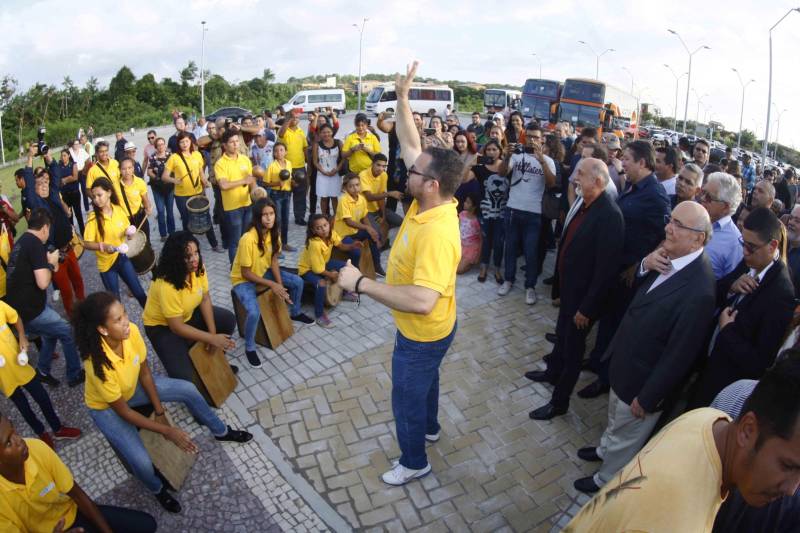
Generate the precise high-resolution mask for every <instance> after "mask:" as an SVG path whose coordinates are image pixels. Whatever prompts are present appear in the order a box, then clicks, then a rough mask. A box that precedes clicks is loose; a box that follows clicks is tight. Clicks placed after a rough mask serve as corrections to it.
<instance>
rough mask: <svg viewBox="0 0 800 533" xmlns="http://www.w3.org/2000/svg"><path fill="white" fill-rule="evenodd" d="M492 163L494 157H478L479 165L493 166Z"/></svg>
mask: <svg viewBox="0 0 800 533" xmlns="http://www.w3.org/2000/svg"><path fill="white" fill-rule="evenodd" d="M492 163H494V157H489V156H488V155H479V156H478V164H479V165H491V164H492Z"/></svg>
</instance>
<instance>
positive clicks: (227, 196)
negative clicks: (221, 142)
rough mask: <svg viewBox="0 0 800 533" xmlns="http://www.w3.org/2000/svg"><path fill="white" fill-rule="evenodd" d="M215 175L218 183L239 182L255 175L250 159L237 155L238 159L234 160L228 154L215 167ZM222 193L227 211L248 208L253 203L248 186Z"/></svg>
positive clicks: (223, 206) (223, 205)
mask: <svg viewBox="0 0 800 533" xmlns="http://www.w3.org/2000/svg"><path fill="white" fill-rule="evenodd" d="M214 174H215V175H216V177H217V181H218V182H220V181H239V180H241V179H244V178H246V177H247V176H252V175H253V164H252V163H251V162H250V159H249V158H247V157H245V156H243V155H239V154H237V157H236V159H234V158H232V157H230V156H229V155H228V154H222V157H220V158H219V161H217V163H216V164H215V165H214ZM221 192H222V208H223V209H224V210H225V211H233V210H234V209H239V208H240V207H247V206H249V205H250V204H251V203H252V202H251V200H250V187H249V186H247V185H240V186H238V187H234V188H233V189H228V190H222V191H221Z"/></svg>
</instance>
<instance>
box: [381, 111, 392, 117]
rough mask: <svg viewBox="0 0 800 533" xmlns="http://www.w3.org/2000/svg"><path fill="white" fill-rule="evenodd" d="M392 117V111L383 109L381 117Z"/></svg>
mask: <svg viewBox="0 0 800 533" xmlns="http://www.w3.org/2000/svg"><path fill="white" fill-rule="evenodd" d="M392 117H394V111H384V112H383V118H392Z"/></svg>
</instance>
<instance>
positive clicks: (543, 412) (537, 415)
mask: <svg viewBox="0 0 800 533" xmlns="http://www.w3.org/2000/svg"><path fill="white" fill-rule="evenodd" d="M566 413H567V409H566V408H565V407H564V408H562V407H556V406H555V405H553V404H552V403H548V404H547V405H543V406H541V407H539V408H538V409H534V410H533V411H531V412H530V413H528V418H530V419H531V420H550V419H551V418H555V417H557V416H561V415H563V414H566Z"/></svg>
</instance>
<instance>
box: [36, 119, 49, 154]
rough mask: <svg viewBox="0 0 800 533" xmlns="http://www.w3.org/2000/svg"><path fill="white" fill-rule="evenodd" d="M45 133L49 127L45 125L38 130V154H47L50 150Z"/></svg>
mask: <svg viewBox="0 0 800 533" xmlns="http://www.w3.org/2000/svg"><path fill="white" fill-rule="evenodd" d="M45 133H47V129H46V128H45V127H44V126H42V127H41V128H39V130H38V131H37V132H36V155H37V156H42V155H44V154H46V153H47V152H48V151H49V150H50V147H49V146H47V143H46V142H44V134H45Z"/></svg>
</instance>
